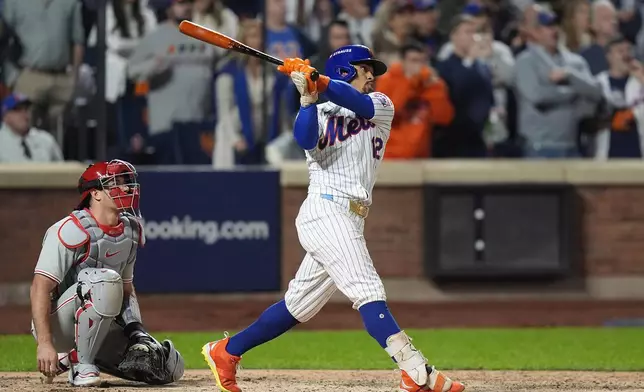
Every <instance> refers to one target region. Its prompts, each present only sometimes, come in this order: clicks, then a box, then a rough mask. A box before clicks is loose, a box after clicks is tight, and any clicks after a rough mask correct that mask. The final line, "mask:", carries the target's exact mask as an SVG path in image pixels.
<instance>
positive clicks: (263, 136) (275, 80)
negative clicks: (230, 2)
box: [212, 19, 294, 168]
mask: <svg viewBox="0 0 644 392" xmlns="http://www.w3.org/2000/svg"><path fill="white" fill-rule="evenodd" d="M239 40H240V41H241V42H244V43H246V44H248V45H250V46H251V47H258V46H259V45H261V42H262V25H261V22H260V21H258V20H250V19H249V20H246V21H244V22H242V26H241V31H240V38H239ZM215 84H216V93H215V94H216V101H217V114H218V115H217V125H216V127H215V145H214V151H213V161H212V163H213V166H214V167H216V168H225V167H230V166H232V165H233V164H244V165H253V164H265V163H266V158H265V147H266V145H267V144H268V143H269V142H271V141H272V140H274V139H275V138H276V137H278V136H279V135H280V134H282V132H283V131H286V130H288V129H289V127H292V123H291V117H290V116H288V115H286V113H285V112H286V109H285V108H284V106H285V103H286V101H287V100H288V98H290V97H293V96H294V95H293V94H292V87H291V83H290V79H289V78H288V77H286V76H284V75H282V74H280V73H278V72H277V71H274V72H270V73H268V74H267V80H266V90H264V89H263V77H262V62H261V60H259V59H257V58H255V57H250V56H243V55H237V54H235V55H234V57H233V59H231V61H230V62H229V63H227V64H226V65H224V66H223V68H222V69H221V71H220V73H219V75H218V76H217V79H216V82H215ZM264 102H267V103H269V104H268V105H267V111H268V113H267V114H268V116H269V121H268V123H266V122H265V121H264V110H263V105H264ZM286 106H287V107H291V106H292V105H288V104H286Z"/></svg>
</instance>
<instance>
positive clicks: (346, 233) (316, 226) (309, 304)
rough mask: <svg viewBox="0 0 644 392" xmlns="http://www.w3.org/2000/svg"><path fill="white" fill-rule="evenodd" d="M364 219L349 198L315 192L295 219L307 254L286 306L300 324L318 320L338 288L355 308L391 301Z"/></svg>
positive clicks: (289, 293) (301, 242) (287, 295)
mask: <svg viewBox="0 0 644 392" xmlns="http://www.w3.org/2000/svg"><path fill="white" fill-rule="evenodd" d="M364 224H365V221H364V219H363V218H362V217H360V216H358V215H356V214H355V213H353V212H351V211H350V210H349V199H346V198H338V197H336V196H334V197H333V200H328V199H326V198H323V197H322V195H320V194H310V195H308V197H307V198H306V200H305V201H304V203H303V204H302V206H301V207H300V212H299V214H298V216H297V219H296V220H295V225H296V228H297V234H298V237H299V240H300V244H301V245H302V247H303V248H304V250H306V252H307V253H306V256H304V260H303V261H302V264H301V265H300V268H299V269H298V271H297V273H296V274H295V278H294V279H293V280H291V282H290V283H289V285H288V290H287V292H286V295H285V302H286V307H287V309H288V310H289V312H290V313H291V314H292V315H293V317H295V319H297V320H298V321H299V322H306V321H308V320H310V319H311V318H313V316H315V315H316V314H317V313H318V312H319V311H320V310H321V309H322V307H323V306H324V305H325V304H326V303H327V302H328V301H329V299H330V298H331V296H332V295H333V293H335V291H336V290H337V289H340V291H341V292H342V293H343V294H344V295H345V296H347V298H349V299H350V300H351V302H353V308H354V309H358V308H360V306H362V305H364V304H366V303H369V302H374V301H386V299H387V298H386V295H385V289H384V286H383V284H382V280H381V279H380V276H379V275H378V273H377V272H376V269H375V267H374V265H373V261H372V260H371V256H370V255H369V251H368V250H367V244H366V241H365V238H364Z"/></svg>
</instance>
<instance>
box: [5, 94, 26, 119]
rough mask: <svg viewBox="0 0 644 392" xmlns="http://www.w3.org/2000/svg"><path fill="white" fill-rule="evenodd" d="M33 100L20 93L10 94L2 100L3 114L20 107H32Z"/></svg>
mask: <svg viewBox="0 0 644 392" xmlns="http://www.w3.org/2000/svg"><path fill="white" fill-rule="evenodd" d="M30 104H31V100H30V99H29V98H27V97H26V96H24V95H22V94H18V93H13V94H9V95H8V96H6V97H5V99H4V100H2V114H3V115H4V114H5V113H6V112H8V111H10V110H13V109H15V108H16V107H18V106H20V105H30Z"/></svg>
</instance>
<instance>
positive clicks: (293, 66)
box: [277, 57, 313, 76]
mask: <svg viewBox="0 0 644 392" xmlns="http://www.w3.org/2000/svg"><path fill="white" fill-rule="evenodd" d="M302 65H307V66H310V65H311V61H310V60H309V59H306V60H302V59H301V58H298V57H295V58H286V59H284V65H280V66H278V67H277V70H278V71H280V72H281V73H283V74H284V75H286V76H291V72H295V71H298V70H299V67H301V66H302ZM311 68H313V67H311Z"/></svg>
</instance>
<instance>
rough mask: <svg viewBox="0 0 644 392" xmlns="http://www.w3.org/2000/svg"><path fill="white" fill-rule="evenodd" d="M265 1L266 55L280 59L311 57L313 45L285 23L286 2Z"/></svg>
mask: <svg viewBox="0 0 644 392" xmlns="http://www.w3.org/2000/svg"><path fill="white" fill-rule="evenodd" d="M265 1H266V49H267V53H268V54H270V55H272V56H275V57H277V58H280V59H284V58H287V57H301V58H307V57H310V56H311V55H313V53H315V44H314V43H313V42H311V40H310V39H308V38H307V37H306V36H305V35H304V34H303V33H302V32H301V31H300V30H299V29H298V28H296V27H295V26H294V25H289V24H288V23H287V22H286V0H265ZM259 47H261V45H260V46H259Z"/></svg>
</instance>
